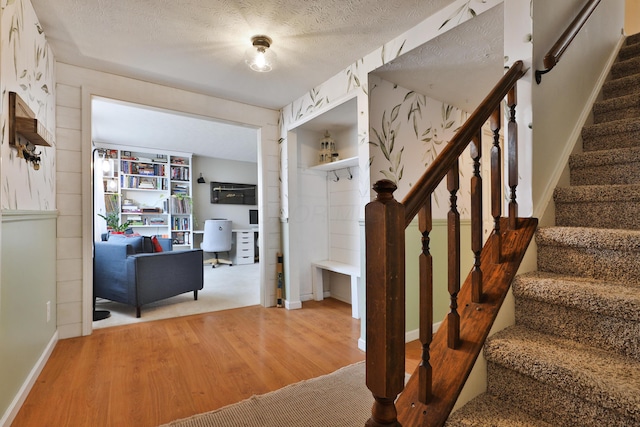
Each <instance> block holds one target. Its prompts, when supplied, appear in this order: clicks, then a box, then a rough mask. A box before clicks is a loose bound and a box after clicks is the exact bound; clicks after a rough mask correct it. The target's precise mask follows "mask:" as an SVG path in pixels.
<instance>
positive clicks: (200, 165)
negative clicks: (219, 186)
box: [193, 141, 258, 230]
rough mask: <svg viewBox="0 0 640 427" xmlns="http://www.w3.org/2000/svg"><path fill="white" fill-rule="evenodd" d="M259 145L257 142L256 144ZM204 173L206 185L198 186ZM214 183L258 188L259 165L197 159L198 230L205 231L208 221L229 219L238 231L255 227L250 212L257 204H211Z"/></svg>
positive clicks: (196, 219)
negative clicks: (212, 183) (252, 185)
mask: <svg viewBox="0 0 640 427" xmlns="http://www.w3.org/2000/svg"><path fill="white" fill-rule="evenodd" d="M256 144H257V141H256ZM201 173H202V176H203V178H204V179H205V181H206V183H204V184H198V181H197V180H198V177H199V176H200V174H201ZM211 182H232V183H237V184H255V185H258V164H257V163H252V162H238V161H234V160H223V159H216V158H213V157H202V156H194V157H193V212H194V215H195V217H194V223H195V224H196V227H195V229H196V230H202V229H203V228H204V221H205V220H207V219H214V218H216V219H229V220H231V221H232V222H233V228H234V229H242V228H251V227H253V226H252V225H250V224H249V209H257V208H258V206H257V205H225V204H213V203H211V197H210V190H211V185H210V184H211Z"/></svg>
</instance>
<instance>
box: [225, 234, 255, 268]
mask: <svg viewBox="0 0 640 427" xmlns="http://www.w3.org/2000/svg"><path fill="white" fill-rule="evenodd" d="M231 232H232V236H233V237H232V238H231V242H232V244H231V261H232V262H233V263H234V264H235V265H242V264H253V263H254V262H255V238H254V236H253V230H231Z"/></svg>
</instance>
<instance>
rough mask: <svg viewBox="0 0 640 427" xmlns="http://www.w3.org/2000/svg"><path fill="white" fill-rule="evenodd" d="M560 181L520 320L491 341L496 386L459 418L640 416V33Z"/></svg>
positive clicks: (521, 422)
mask: <svg viewBox="0 0 640 427" xmlns="http://www.w3.org/2000/svg"><path fill="white" fill-rule="evenodd" d="M602 95H603V96H602V98H603V100H602V101H600V102H598V103H596V105H595V106H594V108H593V119H594V123H593V124H592V125H589V126H586V127H585V128H584V129H583V132H582V138H583V149H584V152H583V153H580V154H576V155H573V156H571V159H570V162H569V166H570V170H571V186H570V187H567V188H557V189H556V191H555V194H554V198H555V203H556V224H557V226H555V227H548V228H540V229H539V230H538V232H537V234H536V243H537V245H538V271H536V272H533V273H528V274H524V275H520V276H518V277H516V279H515V280H514V283H513V293H514V296H515V299H516V325H515V326H513V327H510V328H507V329H505V330H504V331H501V332H499V333H497V334H495V335H493V336H492V337H491V338H490V339H489V340H488V341H487V343H486V346H485V350H484V353H485V357H486V359H487V363H488V390H487V393H484V394H483V395H481V396H479V397H478V398H476V399H474V400H472V401H471V402H469V403H468V404H467V405H465V406H464V407H463V408H461V409H460V410H458V411H456V412H454V413H453V414H452V415H451V416H450V417H449V420H448V421H447V424H446V425H447V426H448V427H461V426H495V427H502V426H504V427H517V426H536V427H537V426H572V427H575V426H581V427H582V426H594V427H595V426H597V427H604V426H606V427H615V426H620V427H622V426H625V427H630V426H640V35H636V36H632V37H629V38H628V39H627V42H626V45H625V46H624V47H623V48H622V49H621V51H620V53H619V56H618V60H617V62H616V63H615V64H614V66H613V68H612V70H611V80H610V81H607V82H606V83H605V85H604V87H603V94H602Z"/></svg>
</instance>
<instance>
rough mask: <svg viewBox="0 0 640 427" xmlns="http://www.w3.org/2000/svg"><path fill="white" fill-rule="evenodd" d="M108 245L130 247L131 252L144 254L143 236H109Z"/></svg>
mask: <svg viewBox="0 0 640 427" xmlns="http://www.w3.org/2000/svg"><path fill="white" fill-rule="evenodd" d="M107 241H108V242H110V243H117V244H126V245H131V247H132V248H133V251H134V252H135V253H137V254H141V253H144V246H143V244H144V236H131V235H126V234H110V235H109V240H107Z"/></svg>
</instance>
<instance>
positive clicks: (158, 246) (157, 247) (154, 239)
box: [151, 236, 162, 252]
mask: <svg viewBox="0 0 640 427" xmlns="http://www.w3.org/2000/svg"><path fill="white" fill-rule="evenodd" d="M151 243H152V244H153V252H162V245H161V244H160V242H159V241H158V238H157V237H156V236H153V237H152V238H151Z"/></svg>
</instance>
